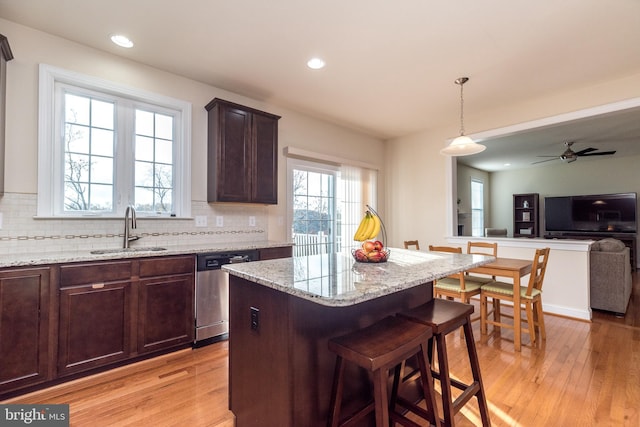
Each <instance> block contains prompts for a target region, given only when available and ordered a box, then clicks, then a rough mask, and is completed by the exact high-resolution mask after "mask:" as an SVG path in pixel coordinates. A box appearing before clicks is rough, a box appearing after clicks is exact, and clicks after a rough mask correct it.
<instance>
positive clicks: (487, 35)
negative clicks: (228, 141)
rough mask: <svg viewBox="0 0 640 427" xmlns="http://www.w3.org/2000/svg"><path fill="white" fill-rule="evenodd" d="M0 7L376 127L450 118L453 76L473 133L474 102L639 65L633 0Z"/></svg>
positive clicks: (507, 99) (62, 2) (220, 82)
mask: <svg viewBox="0 0 640 427" xmlns="http://www.w3.org/2000/svg"><path fill="white" fill-rule="evenodd" d="M0 17H2V18H4V19H8V20H10V21H14V22H17V23H20V24H23V25H26V26H29V27H33V28H36V29H39V30H42V31H45V32H47V33H50V34H54V35H57V36H60V37H63V38H65V39H69V40H72V41H76V42H78V43H81V44H84V45H88V46H91V47H94V48H97V49H100V50H103V51H107V52H111V53H113V54H116V55H121V56H123V57H126V58H130V59H132V60H135V61H138V62H141V63H145V64H149V65H151V66H154V67H157V68H160V69H164V70H167V71H170V72H172V73H175V74H179V75H183V76H186V77H189V78H191V79H194V80H197V81H201V82H204V83H207V84H210V85H213V86H216V87H219V88H223V89H226V90H229V91H232V92H235V93H238V94H241V95H245V96H248V97H251V98H254V99H257V100H261V101H265V102H268V103H270V104H273V105H278V106H282V107H286V108H289V109H294V110H297V111H301V112H303V113H306V114H309V115H312V116H315V117H318V118H322V119H325V120H329V121H332V122H334V123H338V124H341V125H344V126H348V127H350V128H353V129H356V130H360V131H363V132H366V133H367V134H370V135H373V136H376V137H379V138H382V139H390V138H394V137H399V136H403V135H407V134H411V133H414V132H418V131H421V130H424V129H427V128H430V127H434V126H438V125H440V124H442V123H449V124H452V123H455V122H456V121H457V119H458V117H459V108H460V107H459V87H458V86H456V85H455V84H454V83H453V81H454V80H455V79H456V78H457V77H460V76H468V77H470V81H469V82H468V83H467V84H466V85H465V87H464V90H465V92H464V95H465V117H466V120H465V125H466V128H467V129H466V130H467V133H473V132H474V129H473V124H472V122H471V120H470V118H471V117H473V113H472V111H473V110H475V111H483V110H491V109H494V108H498V107H500V106H504V105H509V104H514V103H517V102H519V101H521V100H523V99H530V98H536V97H543V96H545V95H549V94H552V93H554V92H557V91H565V90H570V89H572V88H581V87H585V86H589V85H593V84H597V83H601V82H603V81H607V80H611V79H614V78H621V77H625V76H629V75H633V74H637V73H640V1H638V0H609V1H606V2H605V1H602V0H563V1H553V0H543V1H537V2H536V1H514V0H486V1H477V0H457V1H438V2H436V1H427V0H402V1H401V2H398V1H395V2H393V1H389V0H348V1H344V0H339V1H338V0H323V1H316V2H308V1H300V0H270V1H263V0H232V1H221V0H180V1H176V0H133V1H132V0H109V1H95V0H94V1H89V0H58V1H51V0H0ZM0 32H1V30H0ZM113 33H124V34H126V35H128V36H129V37H130V38H131V39H132V40H133V41H134V42H135V47H134V48H132V49H128V50H125V49H122V48H118V47H117V46H115V45H113V44H112V43H111V42H110V40H109V36H110V35H111V34H113ZM14 55H15V56H16V57H18V56H19V55H20V52H14ZM316 55H319V56H321V57H323V58H324V59H325V61H326V62H327V66H326V68H324V69H322V70H316V71H313V70H310V69H308V68H307V67H306V65H305V64H306V61H307V60H308V59H309V58H310V57H312V56H316ZM632 121H633V120H632ZM635 122H636V123H640V119H636V120H635ZM581 128H583V129H584V128H585V126H581ZM607 132H614V129H608V130H607ZM629 132H636V133H635V135H636V136H639V135H640V131H639V130H638V129H637V128H636V129H634V130H630V131H629ZM629 132H627V131H626V130H625V137H627V139H629V138H628V137H629ZM614 133H615V132H614ZM452 136H455V135H452ZM590 136H591V134H583V133H575V132H573V131H572V132H571V133H570V134H569V135H566V134H558V135H554V134H550V135H547V136H545V138H544V140H545V141H547V142H548V145H547V146H545V147H543V148H544V149H543V148H540V149H539V150H538V149H536V153H539V154H554V153H556V152H557V153H558V154H560V153H561V152H562V151H563V149H564V147H563V146H562V142H564V140H566V139H567V138H569V139H571V140H575V141H576V146H575V148H577V149H582V148H584V147H582V148H581V146H579V143H580V142H581V141H582V140H583V139H585V138H588V137H590ZM601 139H604V137H602V136H601V135H598V140H599V141H600V140H601ZM588 144H591V143H590V142H589V143H588ZM594 144H595V143H594ZM602 144H609V142H604V141H603V142H602ZM511 145H517V144H513V142H511ZM627 145H629V144H627ZM634 145H638V146H640V144H634ZM598 147H599V146H598ZM594 148H595V145H594ZM606 149H609V146H607V148H606ZM487 154H488V153H487ZM473 157H475V156H473ZM478 158H480V157H478ZM581 160H582V159H581ZM534 161H535V160H534ZM529 163H530V162H529Z"/></svg>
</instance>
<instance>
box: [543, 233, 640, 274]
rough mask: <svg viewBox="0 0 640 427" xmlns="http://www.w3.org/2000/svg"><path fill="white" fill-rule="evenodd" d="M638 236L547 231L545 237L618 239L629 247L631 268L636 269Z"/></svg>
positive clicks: (633, 234)
mask: <svg viewBox="0 0 640 427" xmlns="http://www.w3.org/2000/svg"><path fill="white" fill-rule="evenodd" d="M636 237H637V235H636V234H635V233H609V232H606V231H605V232H595V233H589V232H561V233H547V234H545V236H544V238H545V239H573V240H601V239H607V238H610V239H617V240H620V241H621V242H622V243H624V245H625V246H626V247H628V248H629V252H630V255H631V269H632V270H635V269H636V266H637V264H636Z"/></svg>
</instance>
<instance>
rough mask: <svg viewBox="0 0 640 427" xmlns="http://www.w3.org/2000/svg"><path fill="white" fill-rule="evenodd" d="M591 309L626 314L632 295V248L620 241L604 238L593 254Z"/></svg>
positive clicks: (593, 249)
mask: <svg viewBox="0 0 640 427" xmlns="http://www.w3.org/2000/svg"><path fill="white" fill-rule="evenodd" d="M589 262H590V265H591V266H590V278H591V308H595V309H598V310H606V311H612V312H614V313H617V314H620V315H623V314H624V313H626V312H627V305H628V304H629V298H630V297H631V286H632V283H631V262H630V253H629V248H628V247H626V246H625V245H624V243H622V242H621V241H620V240H616V239H602V240H598V241H597V242H595V243H593V244H592V245H591V252H590V253H589Z"/></svg>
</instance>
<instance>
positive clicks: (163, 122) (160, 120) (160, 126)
mask: <svg viewBox="0 0 640 427" xmlns="http://www.w3.org/2000/svg"><path fill="white" fill-rule="evenodd" d="M155 135H156V138H162V139H169V140H171V139H173V117H171V116H165V115H163V114H156V133H155Z"/></svg>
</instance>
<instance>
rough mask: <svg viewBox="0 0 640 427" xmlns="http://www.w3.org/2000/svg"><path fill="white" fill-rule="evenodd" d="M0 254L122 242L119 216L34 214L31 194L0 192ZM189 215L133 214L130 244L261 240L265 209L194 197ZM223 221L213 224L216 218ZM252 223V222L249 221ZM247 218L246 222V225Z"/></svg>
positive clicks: (264, 230) (264, 236)
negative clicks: (200, 222) (198, 220)
mask: <svg viewBox="0 0 640 427" xmlns="http://www.w3.org/2000/svg"><path fill="white" fill-rule="evenodd" d="M0 214H2V221H1V222H2V224H1V228H0V256H1V255H2V254H18V253H29V252H37V253H46V252H57V251H66V250H85V249H87V250H91V249H102V248H104V249H107V248H118V247H121V246H122V240H123V236H124V219H123V218H120V219H99V218H92V219H40V218H37V219H36V218H35V215H36V195H34V194H18V193H5V194H4V196H2V197H0ZM191 214H192V217H193V218H189V219H180V218H166V219H159V218H143V217H140V216H138V219H137V228H136V229H135V230H131V234H132V235H136V236H140V237H141V239H140V240H138V241H136V242H133V243H132V246H137V245H144V246H163V245H187V244H206V243H229V242H255V241H266V240H268V236H267V234H268V233H267V224H268V213H267V207H266V206H260V205H247V206H244V205H220V204H208V203H206V202H197V201H194V202H192V204H191ZM220 216H221V217H222V218H223V226H221V227H219V226H216V218H217V217H220ZM196 217H199V218H203V217H204V218H206V223H207V226H205V227H196V221H195V220H194V218H196ZM254 223H255V225H253V224H254ZM250 224H252V225H250Z"/></svg>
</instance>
